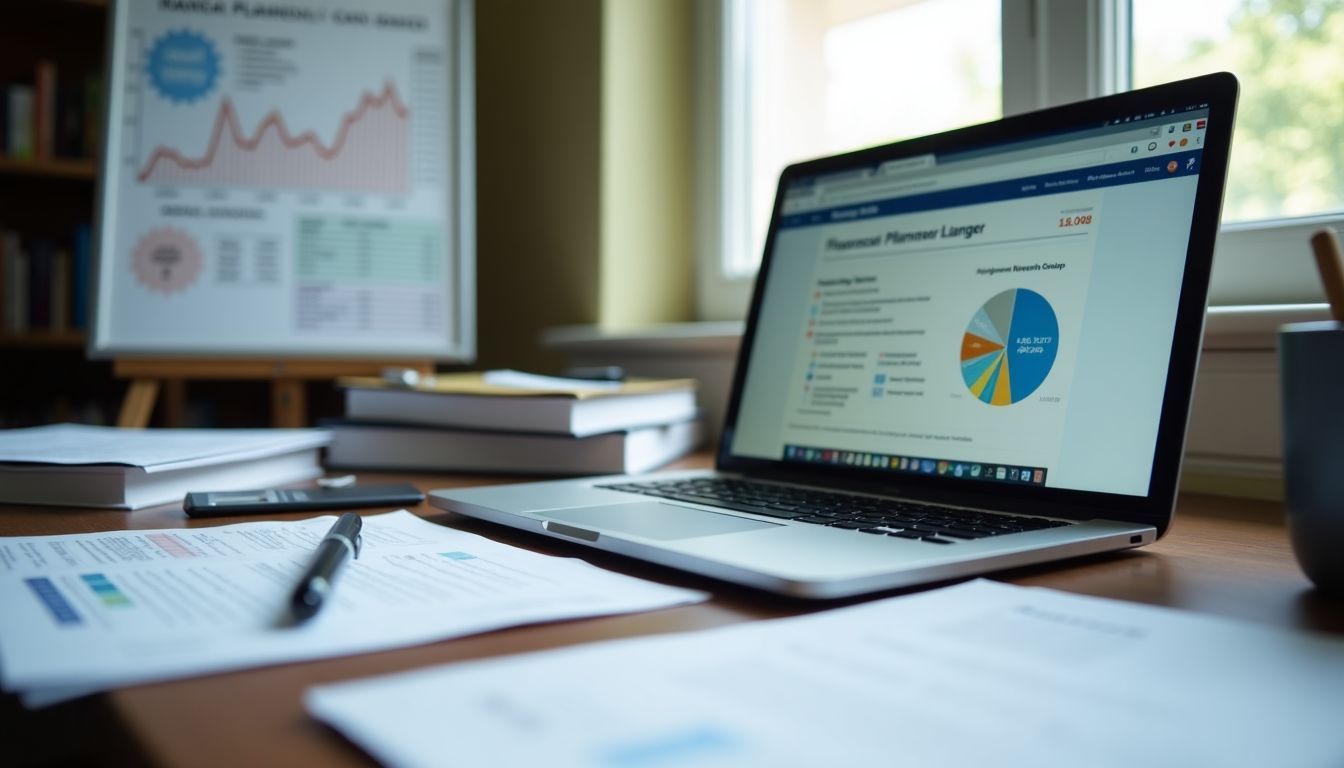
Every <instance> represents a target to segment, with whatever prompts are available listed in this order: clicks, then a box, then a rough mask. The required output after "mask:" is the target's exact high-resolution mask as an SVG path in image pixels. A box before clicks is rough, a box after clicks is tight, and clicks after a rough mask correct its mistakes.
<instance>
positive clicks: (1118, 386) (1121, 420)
mask: <svg viewBox="0 0 1344 768" xmlns="http://www.w3.org/2000/svg"><path fill="white" fill-rule="evenodd" d="M1209 114H1210V110H1209V108H1208V105H1207V104H1183V105H1168V106H1167V108H1159V109H1157V110H1153V111H1146V112H1143V113H1140V114H1123V115H1114V116H1107V117H1106V118H1105V119H1103V120H1095V121H1089V122H1088V123H1087V124H1084V125H1078V126H1075V127H1073V128H1071V129H1069V130H1066V131H1063V132H1054V133H1051V134H1049V135H1037V136H1029V137H1021V136H1019V137H1016V138H1015V139H1014V140H1012V141H1009V142H1004V143H999V144H992V145H980V146H974V147H965V146H963V147H958V148H955V149H953V150H952V151H944V152H931V153H928V154H916V155H909V154H908V152H907V153H906V154H905V155H903V156H900V157H898V158H897V159H887V160H883V159H881V158H880V157H878V158H877V160H876V161H874V157H875V155H874V153H872V152H866V153H859V154H856V155H855V162H856V163H860V164H856V165H854V166H853V167H847V168H840V169H837V168H836V167H835V166H834V164H832V165H831V166H829V167H828V168H827V172H826V173H825V174H823V175H816V176H792V177H790V176H786V183H785V185H784V186H783V187H782V188H781V199H780V200H779V201H777V211H776V217H775V221H774V224H773V226H774V227H775V230H774V232H773V238H772V239H771V246H770V247H771V249H772V250H771V252H770V253H768V254H767V259H768V265H769V269H768V270H767V271H765V272H764V275H763V279H764V280H765V281H766V282H765V283H764V285H763V288H762V292H761V294H760V296H759V297H758V302H759V305H758V308H757V311H758V315H757V316H756V317H755V320H754V323H755V326H754V328H755V330H754V337H753V339H752V346H751V348H750V351H749V353H748V356H747V358H746V365H747V367H746V371H745V378H743V379H742V382H741V384H740V386H741V391H740V397H739V400H738V401H737V402H738V405H737V413H736V422H735V424H734V425H733V429H732V431H731V432H730V434H729V435H728V437H727V439H728V441H729V442H728V443H727V444H726V447H727V449H728V450H729V452H730V453H731V455H732V456H734V457H740V458H750V459H766V460H772V461H783V462H788V463H794V462H797V463H806V464H830V465H844V466H846V467H852V468H855V469H866V470H871V471H873V472H884V473H897V474H903V475H907V476H908V475H935V476H942V477H947V478H960V479H962V480H965V481H967V482H971V481H975V482H979V483H1009V484H1014V485H1018V486H1037V487H1045V488H1061V489H1073V490H1081V491H1095V492H1103V493H1111V494H1123V495H1134V496H1142V495H1145V494H1147V493H1148V491H1149V482H1150V478H1151V476H1152V471H1153V461H1154V452H1155V445H1156V442H1157V436H1158V430H1159V423H1160V420H1161V415H1162V408H1163V397H1164V392H1165V387H1166V384H1167V368H1168V364H1169V361H1170V359H1171V354H1172V340H1173V333H1174V330H1175V327H1176V320H1177V309H1178V305H1179V300H1180V295H1181V288H1182V285H1181V283H1182V279H1183V276H1184V274H1185V267H1186V264H1185V259H1186V253H1187V247H1188V245H1189V239H1190V228H1191V220H1192V215H1193V212H1194V208H1195V200H1196V188H1197V186H1198V179H1199V174H1200V170H1201V157H1202V155H1203V151H1204V150H1203V146H1204V141H1205V138H1206V135H1207V131H1208V123H1209V120H1210V117H1209ZM898 146H899V145H898ZM878 154H880V153H878ZM818 469H821V468H820V467H818ZM982 487H983V488H984V489H985V490H991V489H990V488H989V487H988V486H982Z"/></svg>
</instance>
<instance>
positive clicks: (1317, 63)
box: [1132, 0, 1344, 222]
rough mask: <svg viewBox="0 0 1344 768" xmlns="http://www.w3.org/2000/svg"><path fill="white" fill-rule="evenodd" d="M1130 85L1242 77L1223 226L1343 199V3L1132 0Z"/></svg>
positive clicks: (1319, 209) (1332, 207)
mask: <svg viewBox="0 0 1344 768" xmlns="http://www.w3.org/2000/svg"><path fill="white" fill-rule="evenodd" d="M1132 19H1133V43H1132V51H1133V53H1132V61H1133V67H1134V86H1135V87H1143V86H1145V85H1152V84H1155V83H1160V82H1165V81H1168V80H1175V79H1178V78H1181V77H1188V76H1192V75H1196V74H1200V73H1203V72H1210V71H1214V70H1220V69H1224V70H1228V71H1231V72H1235V73H1236V74H1237V76H1238V77H1239V78H1240V79H1241V84H1242V94H1241V100H1240V103H1239V104H1238V107H1237V113H1238V114H1237V128H1236V133H1235V134H1234V144H1233V147H1232V167H1231V171H1230V174H1229V179H1228V187H1227V195H1226V200H1225V202H1224V204H1223V220H1224V221H1229V222H1233V221H1253V220H1263V219H1272V218H1281V217H1287V216H1307V215H1315V214H1321V213H1328V212H1332V211H1338V210H1340V208H1341V203H1342V202H1344V183H1342V182H1341V179H1344V152H1341V151H1340V148H1339V143H1340V138H1341V137H1340V131H1341V127H1344V98H1342V97H1344V1H1341V0H1333V1H1331V0H1314V1H1313V0H1294V1H1293V2H1285V1H1284V0H1204V2H1201V3H1170V2H1167V1H1166V0H1133V10H1132Z"/></svg>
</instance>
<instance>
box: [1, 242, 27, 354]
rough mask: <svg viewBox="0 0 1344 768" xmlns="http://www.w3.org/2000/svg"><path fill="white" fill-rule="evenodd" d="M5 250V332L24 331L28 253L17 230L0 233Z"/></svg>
mask: <svg viewBox="0 0 1344 768" xmlns="http://www.w3.org/2000/svg"><path fill="white" fill-rule="evenodd" d="M0 238H3V240H4V245H3V247H4V251H5V265H4V266H5V301H4V304H5V317H4V321H5V324H4V330H5V332H6V333H24V332H26V331H27V330H28V253H27V251H25V250H24V248H23V241H22V240H21V239H20V238H19V235H18V233H17V232H4V233H0Z"/></svg>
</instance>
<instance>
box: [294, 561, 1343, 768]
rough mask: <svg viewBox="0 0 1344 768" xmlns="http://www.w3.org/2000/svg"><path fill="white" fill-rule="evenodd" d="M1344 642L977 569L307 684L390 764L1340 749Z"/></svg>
mask: <svg viewBox="0 0 1344 768" xmlns="http://www.w3.org/2000/svg"><path fill="white" fill-rule="evenodd" d="M1341 680H1344V643H1341V642H1339V641H1335V640H1327V639H1323V638H1319V637H1315V636H1311V635H1306V634H1295V633H1289V632H1284V631H1281V630H1277V629H1270V628H1265V627H1257V626H1253V625H1249V624H1240V623H1236V622H1232V621H1228V620H1224V619H1214V618H1209V617H1201V616H1195V615H1192V614H1187V613H1180V612H1177V611H1173V610H1169V609H1164V608H1152V607H1148V606H1140V605H1135V604H1130V603H1122V602H1117V601H1112V600H1102V599H1097V598H1089V597H1079V596H1075V595H1068V594H1064V593H1060V592H1054V591H1051V590H1044V589H1030V588H1022V587H1013V586H1008V585H1003V584H997V583H994V582H988V581H976V582H969V583H966V584H962V585H959V586H955V587H948V588H946V589H940V590H935V591H931V592H925V593H922V594H917V595H912V596H908V597H898V598H892V599H888V600H883V601H879V602H874V603H869V604H865V605H859V606H855V607H850V608H842V609H838V610H834V611H827V612H823V613H818V614H813V615H810V616H805V617H800V618H791V619H781V620H776V621H763V622H754V623H751V624H743V625H738V626H734V627H728V628H724V629H717V630H711V631H706V632H700V633H695V634H686V635H674V636H667V637H654V638H645V639H634V640H623V641H617V642H609V643H601V644H596V645H589V646H584V647H580V648H574V649H567V650H556V651H548V652H544V653H538V654H531V655H527V656H518V657H509V658H504V659H500V660H494V661H484V662H476V663H470V664H457V665H451V666H445V667H440V668H433V669H426V670H418V671H413V672H407V673H402V674H399V675H393V676H388V677H382V678H374V679H370V680H364V681H355V682H349V683H342V684H337V685H329V686H319V687H317V688H314V689H312V690H310V691H309V692H308V694H307V697H306V703H307V707H308V710H309V711H310V712H311V713H312V714H314V715H315V716H316V717H317V718H318V719H320V720H323V721H325V722H326V723H328V724H330V725H332V726H334V727H335V728H337V729H338V730H340V731H341V732H342V733H343V734H345V735H346V736H347V737H349V738H350V739H352V740H353V741H354V742H355V743H356V744H358V745H360V746H361V747H362V748H364V749H365V750H366V751H368V752H369V753H370V754H371V755H373V756H374V757H375V758H377V759H378V760H379V761H380V762H382V763H384V764H385V765H389V766H429V765H442V764H444V761H445V760H447V759H449V758H451V762H452V763H453V764H456V765H547V766H556V767H557V768H558V767H560V766H601V767H603V768H642V767H644V766H649V767H652V766H657V767H658V768H680V767H681V766H688V767H689V766H695V767H696V768H702V767H714V766H734V767H740V766H761V767H762V768H764V767H765V766H770V767H771V768H777V767H780V766H898V765H910V766H923V765H937V766H986V765H1030V766H1032V768H1042V767H1044V766H1061V767H1063V766H1069V767H1070V768H1073V767H1074V766H1090V767H1095V766H1116V767H1117V768H1120V767H1122V766H1123V767H1125V768H1128V767H1130V766H1135V765H1143V766H1180V767H1182V768H1185V767H1187V766H1196V765H1217V766H1268V765H1273V766H1278V767H1279V768H1283V767H1284V766H1320V767H1321V768H1326V766H1338V765H1340V761H1341V758H1344V730H1341V729H1340V728H1339V713H1340V712H1344V686H1341V685H1340V681H1341Z"/></svg>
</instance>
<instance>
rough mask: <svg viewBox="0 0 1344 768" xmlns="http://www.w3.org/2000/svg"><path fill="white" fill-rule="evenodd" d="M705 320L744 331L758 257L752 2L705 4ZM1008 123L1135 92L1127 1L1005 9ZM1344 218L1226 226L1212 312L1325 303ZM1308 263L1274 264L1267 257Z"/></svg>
mask: <svg viewBox="0 0 1344 768" xmlns="http://www.w3.org/2000/svg"><path fill="white" fill-rule="evenodd" d="M696 3H697V4H696V9H695V15H696V33H697V39H698V40H700V41H701V44H700V48H701V51H700V53H701V55H700V56H698V57H697V72H696V85H697V96H696V100H697V112H698V114H697V120H696V134H697V136H696V138H697V158H696V163H697V168H696V202H695V206H696V208H695V213H696V229H697V233H696V246H697V254H696V272H697V279H696V314H697V317H698V318H699V319H701V320H740V319H742V317H743V316H744V315H745V313H746V308H747V306H748V304H749V302H750V299H751V290H752V286H753V283H754V281H755V274H754V273H752V274H746V275H733V274H729V273H728V270H727V265H728V263H729V260H728V255H729V254H732V253H743V252H745V249H747V248H750V243H751V242H752V238H751V233H750V218H749V217H747V216H745V215H734V212H737V211H746V209H747V202H748V201H747V195H748V190H749V185H750V179H749V177H748V174H749V173H750V164H749V161H748V159H747V158H748V155H747V152H746V150H747V147H748V142H749V137H750V128H751V125H750V119H751V118H750V115H749V114H747V110H746V109H745V105H746V104H749V103H750V100H749V96H750V87H751V84H750V82H749V81H748V69H747V63H746V62H747V59H748V50H747V47H746V46H747V45H748V31H749V30H748V24H749V18H748V4H747V0H696ZM1001 14H1002V19H1003V27H1002V42H1003V113H1004V115H1013V114H1018V113H1021V112H1026V111H1030V110H1033V109H1041V108H1044V107H1047V106H1053V105H1056V104H1063V103H1067V102H1071V101H1080V100H1082V99H1088V98H1094V97H1097V96H1102V95H1106V94H1110V93H1115V92H1118V91H1122V90H1126V89H1128V88H1129V87H1130V69H1131V68H1130V59H1129V56H1130V49H1131V46H1130V29H1131V25H1130V15H1129V14H1130V3H1129V0H1001ZM1331 225H1333V226H1336V227H1341V226H1342V225H1344V214H1340V213H1333V214H1324V215H1317V216H1309V217H1303V218H1296V219H1288V218H1280V219H1267V220H1262V221H1250V222H1235V223H1225V224H1224V225H1223V227H1222V228H1221V231H1220V234H1219V238H1218V243H1217V247H1216V251H1215V257H1214V269H1213V277H1212V285H1211V289H1210V299H1209V302H1210V304H1212V305H1217V306H1224V307H1226V306H1235V305H1253V306H1255V305H1267V304H1312V303H1317V302H1320V301H1322V300H1323V296H1324V293H1323V291H1322V289H1321V287H1320V284H1319V281H1318V280H1317V278H1316V274H1315V270H1314V266H1313V262H1312V259H1311V256H1310V251H1309V249H1308V247H1307V240H1308V238H1309V236H1310V235H1311V233H1312V232H1313V231H1315V230H1316V229H1319V228H1321V227H1323V226H1331ZM1294 250H1296V251H1300V253H1301V258H1300V259H1296V260H1292V259H1291V258H1289V259H1284V258H1276V259H1267V258H1265V255H1266V254H1275V255H1282V254H1291V253H1292V252H1293V251H1294Z"/></svg>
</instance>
